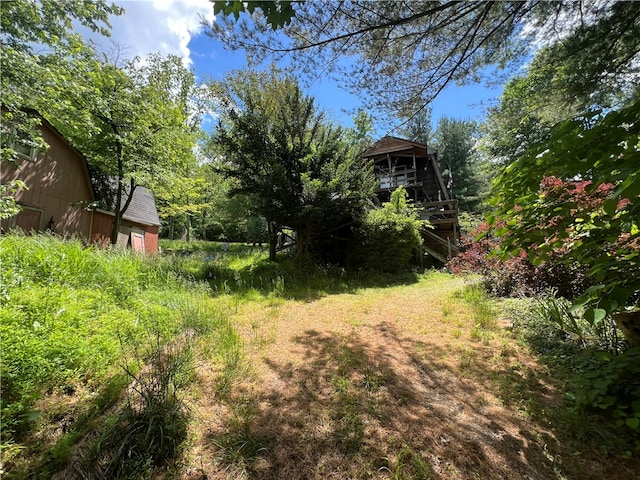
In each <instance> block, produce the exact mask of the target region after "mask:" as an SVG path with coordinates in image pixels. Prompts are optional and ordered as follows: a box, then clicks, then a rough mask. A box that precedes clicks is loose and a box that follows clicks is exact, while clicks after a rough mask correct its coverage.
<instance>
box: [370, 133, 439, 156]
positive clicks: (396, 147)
mask: <svg viewBox="0 0 640 480" xmlns="http://www.w3.org/2000/svg"><path fill="white" fill-rule="evenodd" d="M403 152H404V153H407V154H412V155H413V153H415V154H416V156H419V157H426V156H427V155H434V154H436V153H437V150H436V149H435V148H431V147H428V146H427V145H425V144H424V143H420V142H414V141H412V140H405V139H403V138H398V137H393V136H386V137H383V138H381V139H380V140H378V141H377V142H376V143H374V144H373V146H372V147H371V148H369V150H367V151H366V152H365V154H364V156H365V157H367V158H373V157H377V156H382V155H386V154H389V153H396V154H401V153H403Z"/></svg>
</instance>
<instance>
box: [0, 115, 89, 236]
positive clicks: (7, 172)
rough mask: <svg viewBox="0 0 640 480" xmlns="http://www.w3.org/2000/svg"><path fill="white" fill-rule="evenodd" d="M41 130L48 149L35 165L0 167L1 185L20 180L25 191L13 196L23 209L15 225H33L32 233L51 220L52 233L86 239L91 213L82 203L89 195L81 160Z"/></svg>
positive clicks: (45, 131) (73, 152) (83, 164)
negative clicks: (25, 185)
mask: <svg viewBox="0 0 640 480" xmlns="http://www.w3.org/2000/svg"><path fill="white" fill-rule="evenodd" d="M41 130H42V135H43V137H44V139H45V141H46V142H47V143H48V144H49V149H48V150H47V151H46V152H45V153H44V154H43V155H40V156H39V157H38V159H37V161H36V162H30V161H27V160H23V161H21V162H20V164H19V165H18V167H17V168H16V169H13V168H11V167H10V166H8V165H7V164H4V163H3V164H2V171H1V174H0V181H1V182H2V183H5V182H9V181H11V180H22V181H23V182H25V183H26V184H27V187H28V188H29V190H25V191H22V192H19V193H18V194H17V195H16V200H17V201H18V202H19V203H20V204H22V205H24V206H25V207H27V208H25V210H24V212H22V213H20V214H19V215H18V218H17V221H16V224H17V225H18V226H20V225H26V224H28V225H29V227H32V226H35V225H36V224H37V228H36V230H44V229H46V228H47V227H48V225H49V221H50V219H51V218H53V222H54V224H53V231H54V232H55V233H58V234H60V235H72V234H78V235H79V236H81V237H83V238H85V239H86V238H87V237H88V236H89V228H90V222H91V213H90V212H88V211H87V210H85V208H84V206H83V205H82V202H90V201H92V199H93V193H92V191H91V187H90V183H89V178H88V174H87V171H86V166H85V161H84V159H83V158H82V157H80V156H79V155H78V153H77V152H76V151H75V150H73V149H72V148H71V147H69V145H67V144H66V143H65V142H64V141H63V140H61V139H60V137H58V135H56V134H55V133H54V132H52V131H51V130H49V129H48V128H46V127H41ZM79 202H81V203H80V204H78V203H79ZM38 213H39V215H38ZM38 216H39V219H38V218H37V217H38ZM21 217H22V218H21ZM25 222H26V223H25ZM3 226H5V227H6V225H4V224H3Z"/></svg>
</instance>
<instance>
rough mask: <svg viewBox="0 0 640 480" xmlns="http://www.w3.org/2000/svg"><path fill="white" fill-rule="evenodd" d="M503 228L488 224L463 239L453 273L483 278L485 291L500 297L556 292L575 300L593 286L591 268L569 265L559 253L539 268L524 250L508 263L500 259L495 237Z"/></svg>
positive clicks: (454, 259)
mask: <svg viewBox="0 0 640 480" xmlns="http://www.w3.org/2000/svg"><path fill="white" fill-rule="evenodd" d="M500 228H506V227H505V226H504V224H499V225H497V226H496V227H495V228H492V227H491V226H489V224H488V223H486V222H485V223H483V224H481V225H480V226H479V227H478V228H477V229H476V230H475V231H473V232H472V233H471V234H470V235H469V236H466V237H463V238H462V240H461V242H460V243H461V249H462V253H460V254H459V255H458V256H456V257H454V258H453V259H452V260H451V261H450V262H449V263H448V264H447V265H448V267H449V268H450V269H451V271H453V272H454V273H463V272H469V273H477V274H480V275H482V283H483V286H484V288H485V290H486V291H487V292H488V293H490V294H492V295H495V296H499V297H510V296H513V297H518V296H535V295H541V294H543V293H545V292H548V291H549V290H554V291H555V292H556V293H557V295H558V296H561V297H565V298H575V297H577V296H578V295H580V294H581V293H582V292H584V291H585V290H586V289H587V287H588V286H589V285H590V282H589V280H588V278H587V276H586V272H587V269H588V267H586V266H581V265H578V264H575V263H573V264H567V263H566V262H565V261H564V260H563V259H562V255H561V253H560V252H558V253H557V254H552V255H550V256H549V258H548V259H547V260H546V261H544V262H542V263H540V264H538V265H534V264H533V263H532V262H531V261H530V260H529V256H528V255H527V253H526V252H525V251H524V250H522V251H520V252H517V253H515V252H514V255H513V256H511V257H510V258H508V259H503V258H500V257H499V256H498V255H497V251H498V250H499V249H500V239H499V238H498V237H497V236H496V235H494V231H495V230H496V229H500Z"/></svg>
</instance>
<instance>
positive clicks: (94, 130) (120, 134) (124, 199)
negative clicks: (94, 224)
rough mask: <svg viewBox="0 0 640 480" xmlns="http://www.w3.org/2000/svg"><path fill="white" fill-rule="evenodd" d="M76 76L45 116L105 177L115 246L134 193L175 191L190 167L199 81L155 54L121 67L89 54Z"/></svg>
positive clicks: (75, 67)
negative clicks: (162, 188)
mask: <svg viewBox="0 0 640 480" xmlns="http://www.w3.org/2000/svg"><path fill="white" fill-rule="evenodd" d="M73 73H74V74H75V75H76V76H77V77H78V78H81V79H82V81H81V82H80V84H79V85H77V86H75V88H70V89H67V90H66V91H65V92H64V96H63V97H61V101H59V102H54V103H51V104H50V105H49V106H47V107H43V110H44V111H43V113H45V115H46V116H48V117H49V118H51V120H52V123H53V124H54V125H55V126H56V127H57V128H58V129H59V130H60V131H61V132H62V133H63V134H64V135H65V136H66V137H67V138H69V139H70V140H71V142H72V144H73V145H75V146H77V147H78V148H79V149H80V150H81V151H82V152H83V153H84V154H85V155H86V156H87V159H88V160H89V163H90V166H91V167H92V169H93V170H94V171H95V176H96V177H99V176H101V177H102V182H101V187H103V188H104V190H105V192H104V194H103V195H102V196H103V198H104V199H105V200H106V201H109V200H111V199H113V204H112V205H108V207H109V208H110V209H112V210H113V211H114V213H115V220H114V225H113V230H112V233H111V242H112V243H113V244H115V243H116V241H117V237H118V232H119V230H120V225H121V221H122V217H123V215H124V214H125V212H126V211H127V209H128V208H129V205H130V203H131V199H132V198H133V194H134V193H135V191H136V188H137V187H138V186H139V185H142V186H146V187H149V188H152V189H153V188H154V187H156V186H158V185H159V184H161V183H165V184H168V185H174V186H175V187H176V188H178V187H179V185H178V184H179V182H180V181H181V180H182V178H183V172H185V171H188V168H189V165H192V164H193V148H194V146H195V142H196V139H197V135H198V131H197V130H196V124H195V123H194V122H193V119H192V117H191V113H192V112H190V109H189V106H188V102H189V98H190V92H191V90H192V88H193V86H194V85H195V82H194V78H193V74H192V73H191V72H190V71H189V70H188V69H186V68H185V67H184V66H183V65H182V60H181V59H180V58H179V57H176V56H168V57H162V56H160V55H157V54H154V55H151V56H149V57H148V58H147V59H145V61H144V62H143V61H142V59H139V58H136V59H133V60H131V61H127V62H125V63H124V64H123V65H122V66H119V65H115V64H114V63H112V62H109V61H107V59H106V58H100V57H99V56H97V55H95V54H93V53H92V52H88V53H87V54H86V55H85V56H84V57H83V58H82V59H81V60H78V61H76V62H75V63H74V64H73ZM165 190H166V189H165Z"/></svg>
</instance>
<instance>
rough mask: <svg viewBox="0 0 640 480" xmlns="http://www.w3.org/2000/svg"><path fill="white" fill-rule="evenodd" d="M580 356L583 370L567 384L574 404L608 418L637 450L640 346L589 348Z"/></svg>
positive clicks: (639, 412) (639, 449)
mask: <svg viewBox="0 0 640 480" xmlns="http://www.w3.org/2000/svg"><path fill="white" fill-rule="evenodd" d="M582 358H583V360H584V367H583V371H582V372H581V373H580V374H579V375H578V376H577V377H575V378H574V379H573V380H572V381H571V383H570V386H569V388H570V390H571V391H572V392H573V393H572V394H571V397H572V398H573V400H574V401H575V405H576V407H577V408H578V409H580V410H585V411H586V410H596V411H597V412H598V413H600V414H601V416H602V417H603V418H609V419H611V420H612V421H613V423H614V425H615V427H616V428H617V429H618V430H619V432H620V434H621V436H624V437H625V438H635V439H636V440H635V444H634V446H633V447H634V448H635V450H636V452H639V453H640V348H630V349H628V350H627V351H625V352H624V353H621V354H619V355H612V354H611V353H608V352H598V351H593V350H588V351H586V352H585V353H584V355H583V357H582Z"/></svg>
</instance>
